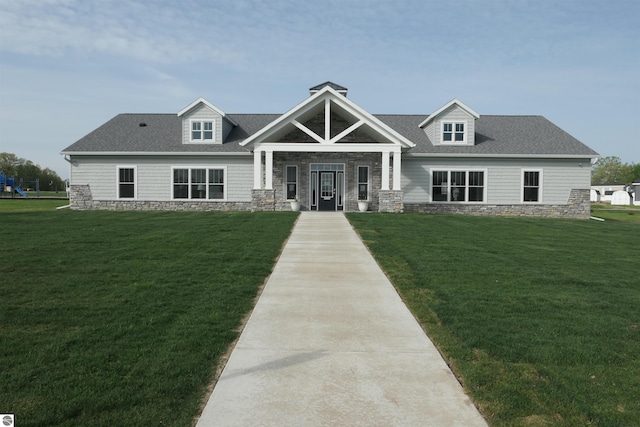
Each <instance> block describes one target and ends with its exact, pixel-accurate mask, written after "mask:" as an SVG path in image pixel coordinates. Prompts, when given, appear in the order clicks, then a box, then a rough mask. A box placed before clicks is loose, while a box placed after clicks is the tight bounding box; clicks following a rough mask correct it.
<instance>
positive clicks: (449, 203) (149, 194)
mask: <svg viewBox="0 0 640 427" xmlns="http://www.w3.org/2000/svg"><path fill="white" fill-rule="evenodd" d="M310 92H311V93H310V96H308V97H307V98H306V99H304V100H303V101H302V102H301V103H299V104H298V105H296V106H295V107H293V108H292V109H291V110H289V111H288V112H286V113H284V114H227V113H225V112H224V111H222V110H221V109H220V108H218V107H216V106H215V105H213V104H212V103H210V102H209V101H207V100H205V99H202V98H200V99H198V100H196V101H194V102H193V103H191V104H190V105H188V106H186V107H185V108H183V109H182V110H180V111H179V112H178V113H177V114H175V113H173V114H120V115H117V116H116V117H114V118H113V119H111V120H110V121H108V122H107V123H105V124H104V125H102V126H100V127H99V128H97V129H96V130H94V131H93V132H91V133H89V134H88V135H86V136H85V137H83V138H81V139H80V140H78V141H77V142H75V143H74V144H72V145H71V146H69V147H67V148H66V149H65V150H63V151H62V154H63V155H64V156H65V158H66V159H67V160H68V162H69V164H70V204H71V207H72V208H73V209H114V210H115V209H129V210H133V209H136V210H290V209H292V205H295V207H296V208H297V205H299V206H300V209H302V210H312V211H313V210H316V211H354V210H358V209H359V203H358V202H365V203H360V205H364V206H360V208H366V209H368V210H370V211H378V212H407V211H413V212H432V213H469V214H479V215H494V214H497V215H532V216H563V217H583V218H585V217H588V216H589V190H590V178H591V167H590V166H591V161H592V159H593V158H594V157H597V156H598V154H597V153H596V152H594V151H593V150H592V149H590V148H589V147H587V146H585V145H584V144H582V143H581V142H580V141H578V140H576V139H575V138H573V137H572V136H571V135H569V134H567V133H566V132H564V131H563V130H562V129H560V128H558V127H557V126H555V125H554V124H553V123H551V122H549V121H548V120H546V119H545V118H544V117H541V116H493V115H492V116H488V115H487V116H485V115H480V114H478V113H477V112H475V111H474V110H473V109H471V108H470V107H468V106H466V105H465V104H463V103H462V102H460V101H459V100H457V99H454V100H452V101H450V102H449V103H447V104H446V105H444V106H443V107H442V108H439V109H438V110H437V111H435V112H433V113H432V114H429V115H427V114H418V115H375V114H371V113H369V112H368V111H366V110H365V109H363V108H362V107H360V106H359V105H357V104H356V103H354V102H353V101H352V100H351V99H349V98H347V89H346V88H344V87H342V86H339V85H336V84H334V83H331V82H327V83H324V84H321V85H318V86H315V87H313V88H311V89H310ZM291 202H294V203H291Z"/></svg>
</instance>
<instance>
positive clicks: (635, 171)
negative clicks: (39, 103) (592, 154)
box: [591, 156, 640, 185]
mask: <svg viewBox="0 0 640 427" xmlns="http://www.w3.org/2000/svg"><path fill="white" fill-rule="evenodd" d="M637 179H640V164H633V163H631V164H627V163H622V161H621V160H620V157H617V156H607V157H603V158H601V159H600V160H598V162H597V163H596V164H595V165H593V168H592V170H591V184H592V185H598V184H631V183H632V182H634V180H637Z"/></svg>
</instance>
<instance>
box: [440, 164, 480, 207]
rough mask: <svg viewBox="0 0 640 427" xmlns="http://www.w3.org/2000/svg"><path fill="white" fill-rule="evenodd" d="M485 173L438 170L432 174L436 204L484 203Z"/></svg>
mask: <svg viewBox="0 0 640 427" xmlns="http://www.w3.org/2000/svg"><path fill="white" fill-rule="evenodd" d="M484 174H485V172H484V171H459V170H453V171H452V170H436V171H433V172H432V174H431V178H432V179H431V200H432V201H434V202H484V200H485V189H486V187H485V183H484Z"/></svg>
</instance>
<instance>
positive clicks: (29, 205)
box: [0, 199, 69, 219]
mask: <svg viewBox="0 0 640 427" xmlns="http://www.w3.org/2000/svg"><path fill="white" fill-rule="evenodd" d="M68 204H69V200H65V199H62V200H48V199H43V200H41V199H0V215H2V214H3V213H6V212H13V213H16V212H43V211H49V212H50V211H53V210H54V209H55V208H57V207H59V206H65V205H68ZM1 218H2V217H0V219H1Z"/></svg>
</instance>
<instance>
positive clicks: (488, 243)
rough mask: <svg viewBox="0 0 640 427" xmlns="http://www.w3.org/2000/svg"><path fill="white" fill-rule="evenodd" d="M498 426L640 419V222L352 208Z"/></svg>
mask: <svg viewBox="0 0 640 427" xmlns="http://www.w3.org/2000/svg"><path fill="white" fill-rule="evenodd" d="M348 218H349V220H350V221H351V222H352V224H353V225H354V226H355V227H356V229H357V230H358V232H359V233H360V235H361V236H362V238H363V240H364V241H365V243H366V244H367V245H368V246H369V248H370V250H371V251H372V252H373V254H374V256H375V257H376V258H377V259H378V261H379V263H380V264H381V266H382V267H383V269H384V270H385V271H386V272H387V274H388V275H389V277H390V279H391V280H392V282H393V283H394V284H395V285H396V287H397V288H398V290H399V292H400V293H401V295H402V297H403V299H404V300H405V301H406V302H407V304H408V306H409V307H410V309H411V310H412V311H413V313H414V314H415V315H416V317H417V318H418V319H419V321H420V322H421V323H422V325H423V327H424V328H425V330H426V331H427V332H428V334H429V336H430V337H431V338H432V340H433V341H434V342H435V343H436V345H437V346H438V348H439V349H440V350H441V352H442V353H443V354H444V356H445V358H446V360H447V361H448V363H449V364H450V365H451V366H452V368H453V369H454V372H455V373H456V375H458V376H459V377H460V378H461V382H462V383H463V385H464V386H465V388H466V389H467V390H468V392H469V394H470V395H471V396H472V397H473V399H474V401H475V402H476V403H477V405H478V406H479V408H480V410H481V412H482V413H483V415H484V416H485V417H486V418H487V419H488V421H489V422H490V424H491V425H492V426H583V425H593V426H603V427H604V426H606V427H609V426H633V425H637V423H638V420H640V399H638V396H640V274H639V273H638V260H640V246H639V244H638V242H640V226H638V225H637V224H634V223H625V222H618V221H606V222H596V221H587V220H553V219H520V218H495V217H468V216H431V215H414V214H404V215H388V214H379V215H362V214H360V215H358V214H348Z"/></svg>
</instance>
